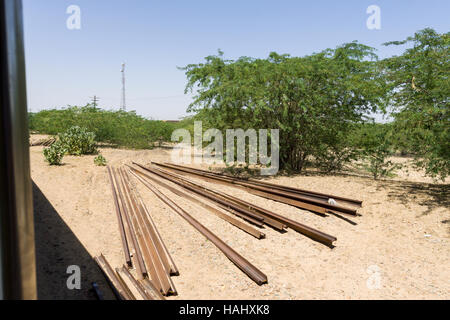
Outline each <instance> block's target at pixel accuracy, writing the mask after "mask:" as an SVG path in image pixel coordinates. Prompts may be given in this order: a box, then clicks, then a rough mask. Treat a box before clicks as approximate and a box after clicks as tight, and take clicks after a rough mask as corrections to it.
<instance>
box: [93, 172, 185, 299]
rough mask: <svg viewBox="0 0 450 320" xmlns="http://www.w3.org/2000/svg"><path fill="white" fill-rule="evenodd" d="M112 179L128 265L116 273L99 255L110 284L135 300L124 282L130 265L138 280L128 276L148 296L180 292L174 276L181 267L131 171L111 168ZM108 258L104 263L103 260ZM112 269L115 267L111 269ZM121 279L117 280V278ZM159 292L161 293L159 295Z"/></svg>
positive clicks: (113, 193)
mask: <svg viewBox="0 0 450 320" xmlns="http://www.w3.org/2000/svg"><path fill="white" fill-rule="evenodd" d="M108 174H109V178H110V182H111V190H112V195H113V200H114V206H115V209H116V215H117V220H118V224H119V231H120V235H121V238H122V247H123V253H124V256H125V264H126V267H123V268H122V269H119V271H117V270H116V273H114V272H112V271H111V270H112V269H111V268H110V267H108V264H107V263H105V262H106V259H104V258H103V259H102V258H101V257H102V256H100V257H97V258H96V261H97V262H98V264H99V266H100V268H101V269H102V271H103V273H104V274H105V275H106V276H107V279H108V280H109V282H110V284H112V286H113V287H114V288H116V289H114V291H117V292H119V294H120V295H119V296H120V297H122V298H124V299H127V300H128V299H130V298H131V299H132V298H133V296H132V295H130V294H129V291H130V290H129V289H128V290H127V288H126V286H124V284H125V282H124V281H120V280H121V275H120V273H123V274H124V275H125V276H127V277H128V276H130V275H131V274H130V273H129V270H128V268H132V267H134V268H135V269H136V275H137V276H136V277H137V280H136V279H135V280H132V278H130V277H128V278H129V279H130V281H131V283H133V284H134V285H135V287H136V289H137V290H138V291H139V292H145V293H146V295H144V296H143V298H144V299H145V298H148V296H153V297H154V298H161V294H162V295H165V296H166V295H176V294H177V291H176V289H175V286H174V284H173V281H172V279H171V277H170V276H172V275H178V274H179V272H178V269H177V267H176V266H175V263H174V262H173V260H172V257H171V256H170V254H169V251H168V250H167V248H166V246H165V244H164V242H163V240H162V238H161V235H160V234H159V232H158V230H157V229H156V226H155V223H154V222H153V220H152V218H151V216H150V213H149V212H148V210H147V208H146V207H145V204H144V202H143V201H142V199H141V197H140V195H139V193H138V192H137V190H136V186H135V185H134V183H133V182H132V181H131V180H130V177H129V171H128V170H125V169H124V168H119V169H116V168H111V167H108ZM102 261H104V263H99V262H102ZM109 269H111V270H109ZM116 278H117V279H116ZM155 292H156V293H157V294H155Z"/></svg>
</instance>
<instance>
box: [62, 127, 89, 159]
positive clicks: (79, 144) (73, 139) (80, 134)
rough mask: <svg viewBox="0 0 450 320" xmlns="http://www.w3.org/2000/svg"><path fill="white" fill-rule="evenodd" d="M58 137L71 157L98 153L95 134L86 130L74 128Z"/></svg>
mask: <svg viewBox="0 0 450 320" xmlns="http://www.w3.org/2000/svg"><path fill="white" fill-rule="evenodd" d="M58 137H59V141H60V142H61V144H62V145H63V146H64V147H65V149H66V150H67V153H68V154H70V155H74V156H81V155H83V154H92V153H95V152H97V148H96V146H95V134H94V133H93V132H88V131H87V129H86V128H80V127H78V126H74V127H71V128H70V129H69V130H67V131H66V132H64V133H61V134H59V135H58Z"/></svg>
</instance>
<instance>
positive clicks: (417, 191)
mask: <svg viewBox="0 0 450 320" xmlns="http://www.w3.org/2000/svg"><path fill="white" fill-rule="evenodd" d="M383 187H388V188H389V193H388V197H389V198H390V199H396V200H399V201H400V202H401V203H402V204H404V205H405V206H407V205H408V202H409V201H410V200H411V199H413V200H414V202H416V203H418V204H420V205H422V206H426V207H427V210H426V211H425V212H424V213H422V215H427V214H429V213H430V212H431V211H432V210H433V209H435V208H438V207H444V208H448V207H450V185H449V184H431V183H418V182H404V181H389V182H387V181H384V182H383ZM442 222H443V223H446V221H442Z"/></svg>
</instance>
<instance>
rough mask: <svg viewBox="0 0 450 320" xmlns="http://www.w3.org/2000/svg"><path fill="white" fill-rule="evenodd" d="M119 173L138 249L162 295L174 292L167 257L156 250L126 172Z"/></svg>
mask: <svg viewBox="0 0 450 320" xmlns="http://www.w3.org/2000/svg"><path fill="white" fill-rule="evenodd" d="M120 174H121V177H122V181H123V183H124V188H125V189H124V190H125V194H126V196H127V198H128V199H129V202H128V204H129V206H130V213H131V220H132V223H133V229H134V230H135V232H136V234H137V236H138V241H139V245H140V249H141V252H143V256H144V261H145V265H146V267H147V270H148V271H150V274H151V276H152V280H153V281H154V283H155V284H159V287H160V289H161V291H162V293H163V294H164V295H168V294H176V289H175V285H174V284H173V282H172V280H171V278H170V270H169V267H168V262H167V259H165V256H164V255H163V254H161V251H159V250H158V247H157V245H156V242H157V238H156V236H155V233H154V232H153V230H152V229H151V228H149V224H148V223H146V221H145V219H144V217H143V214H142V213H143V212H142V211H141V208H140V206H138V204H137V199H136V198H135V197H134V196H133V194H134V193H132V192H131V191H130V188H129V187H130V186H129V184H130V183H129V178H128V176H127V173H126V172H125V170H120ZM159 249H161V247H159ZM165 266H167V267H165Z"/></svg>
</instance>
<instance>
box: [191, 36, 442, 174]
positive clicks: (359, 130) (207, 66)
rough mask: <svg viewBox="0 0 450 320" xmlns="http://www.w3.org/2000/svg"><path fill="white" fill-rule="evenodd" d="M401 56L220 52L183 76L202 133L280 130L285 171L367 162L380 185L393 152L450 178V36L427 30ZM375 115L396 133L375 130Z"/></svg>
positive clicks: (352, 46)
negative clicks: (231, 56)
mask: <svg viewBox="0 0 450 320" xmlns="http://www.w3.org/2000/svg"><path fill="white" fill-rule="evenodd" d="M406 44H407V45H409V48H408V49H406V50H405V52H404V53H403V54H402V55H400V56H395V57H392V58H387V59H384V60H379V59H378V58H377V56H376V55H375V49H374V48H371V47H368V46H365V45H363V44H360V43H358V42H352V43H347V44H344V45H341V46H339V47H337V48H335V49H327V50H324V51H322V52H319V53H315V54H312V55H309V56H305V57H291V56H289V55H280V54H277V53H274V52H273V53H271V54H270V55H269V57H268V58H267V59H255V58H249V57H242V58H239V59H238V60H226V59H224V58H223V53H222V52H220V51H219V54H218V55H215V56H209V57H206V58H205V61H203V62H202V63H199V64H191V65H188V66H186V67H185V68H183V70H184V71H185V73H186V77H187V79H188V83H187V86H186V91H191V92H193V93H195V94H196V96H195V97H194V101H193V103H192V104H191V105H190V107H189V110H190V111H193V112H196V113H197V114H198V117H199V118H201V119H202V120H203V121H204V127H206V126H209V127H214V128H218V129H219V130H223V129H226V128H243V129H248V128H255V129H258V128H279V129H280V166H281V169H287V170H293V171H301V170H303V169H304V168H305V166H306V165H309V164H310V162H311V161H313V165H316V166H318V167H320V168H322V169H325V170H326V171H329V172H330V171H334V170H341V169H342V168H343V166H344V164H346V163H348V162H350V161H354V160H361V161H363V163H364V166H363V168H365V169H366V170H367V171H368V172H369V173H370V174H372V175H373V176H374V178H378V177H381V176H390V175H392V174H393V173H394V171H395V169H396V167H397V166H396V165H394V164H392V163H390V162H389V161H388V160H387V157H388V156H389V155H391V154H392V153H393V152H394V151H399V150H400V151H402V152H403V153H408V154H410V155H413V156H414V158H415V161H414V163H415V165H416V166H417V167H419V168H423V169H425V171H426V173H427V174H428V175H430V176H432V177H440V178H442V179H445V177H446V176H448V175H449V172H450V114H449V111H450V105H449V93H450V81H449V78H448V77H449V70H450V59H449V57H450V34H449V33H445V34H439V33H437V32H436V31H434V30H432V29H424V30H421V31H419V32H417V33H415V34H414V36H412V37H409V38H407V39H406V40H404V41H394V42H390V43H386V45H406ZM371 112H378V113H384V114H389V113H390V114H391V116H392V117H393V118H394V121H393V123H392V125H372V124H371V122H373V121H372V120H370V119H368V115H369V114H370V113H371Z"/></svg>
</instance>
